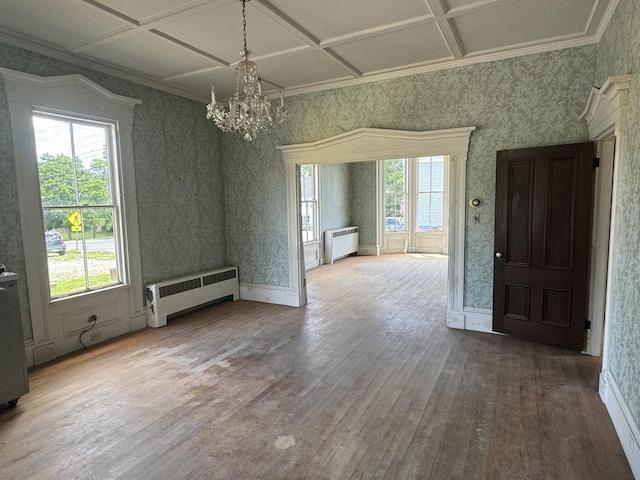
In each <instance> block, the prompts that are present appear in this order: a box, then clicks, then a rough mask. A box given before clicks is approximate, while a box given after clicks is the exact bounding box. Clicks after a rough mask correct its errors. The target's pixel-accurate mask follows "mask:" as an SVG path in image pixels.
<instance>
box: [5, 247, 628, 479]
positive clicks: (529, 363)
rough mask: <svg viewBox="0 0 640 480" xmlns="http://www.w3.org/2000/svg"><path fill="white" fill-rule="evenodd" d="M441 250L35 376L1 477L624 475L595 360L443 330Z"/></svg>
mask: <svg viewBox="0 0 640 480" xmlns="http://www.w3.org/2000/svg"><path fill="white" fill-rule="evenodd" d="M445 282H446V259H444V258H438V257H437V256H428V255H418V254H416V255H390V256H383V257H350V258H347V259H344V260H341V261H338V262H336V263H335V264H334V265H327V266H323V267H320V268H318V269H316V270H313V271H311V272H308V283H309V303H308V305H307V306H305V307H303V308H290V307H284V306H277V305H268V304H261V303H255V302H247V301H242V300H240V301H238V302H226V303H221V304H218V305H215V306H213V307H210V308H207V309H204V310H200V311H198V312H195V313H192V314H190V315H187V316H184V317H181V318H179V319H176V320H174V321H172V322H170V323H169V325H168V326H166V327H163V328H160V329H146V330H143V331H140V332H136V333H134V334H131V335H128V336H125V337H122V338H119V339H116V340H113V341H110V342H106V343H104V344H101V345H97V346H94V347H92V348H90V349H88V350H84V351H81V352H78V353H74V354H72V355H69V356H67V357H65V358H63V359H60V360H57V361H55V362H52V363H50V364H47V365H44V366H40V367H36V368H34V369H32V370H31V371H30V387H31V392H30V393H29V394H27V395H25V396H24V397H22V398H21V399H20V401H19V403H18V407H17V408H15V409H10V408H8V407H5V406H3V407H0V478H3V479H5V478H6V479H12V480H19V479H47V480H49V479H65V480H67V479H182V478H188V479H245V478H255V479H285V478H286V479H348V478H378V477H379V478H391V479H411V478H421V479H465V480H467V479H509V480H512V479H545V480H546V479H562V480H570V479H631V478H633V477H632V474H631V471H630V469H629V466H628V464H627V461H626V459H625V457H624V454H623V451H622V448H621V446H620V443H619V441H618V439H617V437H616V436H615V432H614V430H613V426H612V424H611V421H610V420H609V417H608V416H607V413H606V411H605V408H604V406H603V405H602V403H601V402H600V400H599V397H598V394H597V380H598V372H599V359H597V358H593V357H588V356H583V355H580V354H576V353H574V352H570V351H565V350H560V349H557V348H554V347H548V346H544V345H537V344H532V343H527V342H524V341H521V340H517V339H513V338H509V337H506V336H498V335H491V334H481V333H475V332H467V331H458V330H451V329H448V328H447V327H446V325H445V318H446V285H445Z"/></svg>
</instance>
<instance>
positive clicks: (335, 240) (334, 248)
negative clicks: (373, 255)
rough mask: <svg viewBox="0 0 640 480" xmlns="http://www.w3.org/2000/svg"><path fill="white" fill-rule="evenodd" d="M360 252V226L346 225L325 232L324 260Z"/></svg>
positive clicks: (327, 260) (332, 259)
mask: <svg viewBox="0 0 640 480" xmlns="http://www.w3.org/2000/svg"><path fill="white" fill-rule="evenodd" d="M357 252H358V227H344V228H337V229H335V230H327V231H326V232H324V261H325V263H333V262H334V260H337V259H339V258H343V257H346V256H347V255H351V254H352V253H357Z"/></svg>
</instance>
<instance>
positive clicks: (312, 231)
mask: <svg viewBox="0 0 640 480" xmlns="http://www.w3.org/2000/svg"><path fill="white" fill-rule="evenodd" d="M300 216H301V219H300V220H301V223H302V242H303V243H309V242H317V241H318V237H319V232H318V166H317V165H300Z"/></svg>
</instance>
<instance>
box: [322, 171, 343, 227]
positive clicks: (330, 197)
mask: <svg viewBox="0 0 640 480" xmlns="http://www.w3.org/2000/svg"><path fill="white" fill-rule="evenodd" d="M320 190H321V191H322V195H321V196H320V202H321V205H320V209H321V211H322V229H323V230H325V231H326V230H332V229H334V228H341V227H347V226H349V225H350V218H351V194H350V190H349V165H347V164H343V165H331V164H326V165H320Z"/></svg>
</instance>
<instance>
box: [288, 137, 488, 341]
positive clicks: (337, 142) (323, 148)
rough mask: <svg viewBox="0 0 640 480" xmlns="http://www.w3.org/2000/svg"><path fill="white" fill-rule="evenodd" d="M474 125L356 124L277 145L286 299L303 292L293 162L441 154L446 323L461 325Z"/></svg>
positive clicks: (302, 298)
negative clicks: (283, 199) (283, 196)
mask: <svg viewBox="0 0 640 480" xmlns="http://www.w3.org/2000/svg"><path fill="white" fill-rule="evenodd" d="M475 129H476V127H474V126H473V127H461V128H452V129H447V130H433V131H423V132H414V131H405V130H386V129H376V128H360V129H357V130H353V131H351V132H347V133H343V134H340V135H336V136H333V137H329V138H326V139H323V140H318V141H316V142H312V143H303V144H297V145H284V146H280V147H278V149H279V150H280V151H281V152H282V155H283V157H284V164H285V172H286V189H287V232H288V241H289V245H288V257H289V291H288V299H289V304H290V305H292V306H302V305H304V304H305V303H306V298H307V293H306V279H305V274H304V261H303V258H304V257H303V251H302V242H301V235H300V205H299V197H300V193H299V188H300V187H299V183H300V181H299V179H298V177H297V175H296V170H297V168H296V166H297V165H303V164H308V163H317V164H327V163H351V162H367V161H373V160H386V159H389V158H410V157H427V156H436V155H444V156H445V157H448V158H449V176H448V178H447V183H448V190H449V222H448V244H449V265H448V294H447V325H448V326H449V327H453V328H461V329H463V328H465V318H464V312H463V306H464V305H463V301H464V242H465V207H466V199H465V195H466V172H467V155H468V150H469V139H470V137H471V133H472V132H473V131H474V130H475ZM379 243H380V239H378V244H379Z"/></svg>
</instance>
